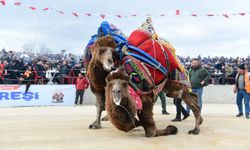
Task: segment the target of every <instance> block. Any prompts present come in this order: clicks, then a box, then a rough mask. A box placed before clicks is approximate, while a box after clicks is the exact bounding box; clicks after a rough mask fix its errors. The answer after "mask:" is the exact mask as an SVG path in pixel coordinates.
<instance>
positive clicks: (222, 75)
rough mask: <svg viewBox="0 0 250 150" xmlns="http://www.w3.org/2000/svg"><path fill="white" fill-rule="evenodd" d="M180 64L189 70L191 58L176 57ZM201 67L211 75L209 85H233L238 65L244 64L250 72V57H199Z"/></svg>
mask: <svg viewBox="0 0 250 150" xmlns="http://www.w3.org/2000/svg"><path fill="white" fill-rule="evenodd" d="M178 57H179V59H180V61H181V63H182V64H184V66H185V68H186V69H187V70H189V67H190V62H191V60H192V58H190V57H182V56H178ZM198 59H199V60H200V61H201V65H202V66H203V67H204V68H206V69H207V70H208V71H209V72H210V73H211V75H212V76H211V79H210V83H211V84H234V83H235V77H236V74H237V67H238V65H240V64H243V63H244V64H245V65H247V66H248V67H249V69H248V70H250V56H246V57H244V58H240V57H235V58H233V57H230V58H227V57H223V56H221V57H209V56H208V57H201V56H198Z"/></svg>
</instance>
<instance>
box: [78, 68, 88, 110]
mask: <svg viewBox="0 0 250 150" xmlns="http://www.w3.org/2000/svg"><path fill="white" fill-rule="evenodd" d="M75 87H76V97H75V105H77V104H78V102H79V101H78V100H79V97H80V103H79V104H80V105H82V102H83V95H84V91H85V90H86V89H87V88H88V87H89V82H88V79H87V78H86V77H85V72H81V73H79V74H78V78H77V79H76V84H75Z"/></svg>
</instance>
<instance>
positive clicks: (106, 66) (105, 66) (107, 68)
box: [103, 62, 114, 72]
mask: <svg viewBox="0 0 250 150" xmlns="http://www.w3.org/2000/svg"><path fill="white" fill-rule="evenodd" d="M113 67H114V63H109V62H107V63H103V69H104V70H105V71H108V72H110V71H112V68H113Z"/></svg>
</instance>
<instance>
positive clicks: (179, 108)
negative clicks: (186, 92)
mask: <svg viewBox="0 0 250 150" xmlns="http://www.w3.org/2000/svg"><path fill="white" fill-rule="evenodd" d="M181 102H182V99H174V104H175V106H176V117H175V119H173V120H172V121H173V122H176V121H181V113H182V114H183V116H184V117H183V119H182V120H185V119H187V117H189V113H188V112H187V111H186V110H185V108H184V107H183V106H182V104H181Z"/></svg>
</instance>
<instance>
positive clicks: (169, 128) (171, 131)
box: [165, 125, 178, 135]
mask: <svg viewBox="0 0 250 150" xmlns="http://www.w3.org/2000/svg"><path fill="white" fill-rule="evenodd" d="M165 130H167V131H168V133H169V134H172V135H174V134H177V132H178V129H177V128H176V127H175V126H173V125H169V126H167V128H166V129H165Z"/></svg>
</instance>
